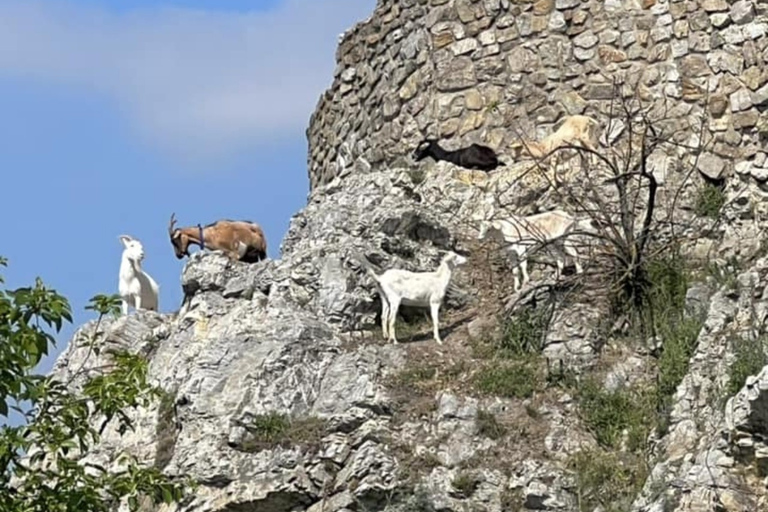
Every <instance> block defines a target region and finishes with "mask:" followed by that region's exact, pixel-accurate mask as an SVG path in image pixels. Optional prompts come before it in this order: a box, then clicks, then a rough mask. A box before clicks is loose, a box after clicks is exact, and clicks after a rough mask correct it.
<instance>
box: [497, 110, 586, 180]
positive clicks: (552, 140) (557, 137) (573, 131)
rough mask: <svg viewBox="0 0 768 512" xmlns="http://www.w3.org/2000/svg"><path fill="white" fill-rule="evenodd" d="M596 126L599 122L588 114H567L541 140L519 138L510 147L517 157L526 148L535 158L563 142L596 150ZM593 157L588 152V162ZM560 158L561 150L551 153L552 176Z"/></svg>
mask: <svg viewBox="0 0 768 512" xmlns="http://www.w3.org/2000/svg"><path fill="white" fill-rule="evenodd" d="M598 126H599V123H598V122H597V121H596V120H595V119H593V118H591V117H589V116H582V115H573V116H568V117H566V118H565V121H563V123H562V124H561V125H560V127H559V128H558V129H557V130H556V131H555V132H554V133H551V134H549V135H548V136H546V137H545V138H544V139H543V140H541V141H535V140H528V139H521V140H518V141H514V142H513V143H512V144H511V148H512V149H513V150H515V151H516V152H517V157H518V158H519V157H520V152H522V149H523V148H525V149H526V150H527V151H525V153H526V154H530V155H531V156H532V157H534V158H537V159H538V158H542V157H544V156H545V155H547V154H549V153H550V152H551V151H553V150H555V149H557V148H559V147H560V146H562V145H564V144H570V145H573V146H581V147H583V148H586V149H589V150H592V151H595V152H597V150H598V149H597V145H598V134H597V129H596V128H597V127H598ZM593 157H594V155H593V154H591V153H590V154H589V160H590V162H592V161H593ZM560 158H561V152H557V153H555V154H554V155H553V157H552V160H551V161H550V172H551V173H552V175H553V177H554V172H555V171H556V169H557V165H558V163H559V161H560Z"/></svg>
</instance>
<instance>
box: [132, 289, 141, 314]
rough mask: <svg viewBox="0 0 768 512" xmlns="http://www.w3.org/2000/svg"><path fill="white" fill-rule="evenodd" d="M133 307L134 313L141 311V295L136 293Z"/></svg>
mask: <svg viewBox="0 0 768 512" xmlns="http://www.w3.org/2000/svg"><path fill="white" fill-rule="evenodd" d="M133 307H134V308H136V311H138V310H140V309H141V293H137V294H136V296H135V297H134V298H133Z"/></svg>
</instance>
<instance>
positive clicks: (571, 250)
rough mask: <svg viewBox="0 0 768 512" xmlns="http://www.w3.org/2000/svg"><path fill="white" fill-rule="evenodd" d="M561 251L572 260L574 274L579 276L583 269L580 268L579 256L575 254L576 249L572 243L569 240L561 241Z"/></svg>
mask: <svg viewBox="0 0 768 512" xmlns="http://www.w3.org/2000/svg"><path fill="white" fill-rule="evenodd" d="M563 250H564V251H565V253H566V254H567V255H569V256H570V257H571V258H573V264H574V265H575V266H576V273H577V274H581V273H582V272H583V271H584V269H583V268H581V264H580V263H579V254H578V253H577V252H576V248H575V247H573V242H572V241H571V240H565V241H563Z"/></svg>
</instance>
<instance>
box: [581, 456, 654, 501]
mask: <svg viewBox="0 0 768 512" xmlns="http://www.w3.org/2000/svg"><path fill="white" fill-rule="evenodd" d="M567 466H568V469H570V470H571V471H573V473H574V476H575V478H576V496H577V499H578V511H579V512H592V511H593V510H595V509H598V508H601V509H602V510H604V511H605V512H624V511H626V510H629V508H630V506H631V504H632V501H633V499H634V498H635V496H636V495H637V493H638V491H639V490H640V488H641V487H642V486H643V483H644V482H645V478H646V476H647V473H648V471H647V468H646V465H645V463H644V461H643V458H642V456H638V455H632V454H626V453H625V454H620V455H617V454H613V453H606V452H603V451H601V450H585V451H581V452H578V453H576V454H574V455H572V456H571V457H569V459H568V462H567Z"/></svg>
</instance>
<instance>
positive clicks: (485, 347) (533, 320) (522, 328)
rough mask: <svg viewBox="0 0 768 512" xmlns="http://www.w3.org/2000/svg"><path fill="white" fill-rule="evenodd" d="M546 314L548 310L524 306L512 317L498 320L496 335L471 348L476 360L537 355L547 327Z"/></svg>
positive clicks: (547, 318)
mask: <svg viewBox="0 0 768 512" xmlns="http://www.w3.org/2000/svg"><path fill="white" fill-rule="evenodd" d="M549 313H550V312H549V310H548V309H544V308H540V309H534V308H531V307H526V308H523V309H521V310H520V311H518V312H517V314H515V315H514V316H509V317H500V318H499V322H498V323H499V325H500V326H501V328H500V329H499V331H498V333H497V334H495V335H494V336H492V337H489V339H487V340H485V341H481V342H477V343H475V344H474V345H473V352H474V355H475V357H480V358H488V359H492V358H503V359H519V358H527V357H528V356H529V355H531V354H540V353H541V351H542V350H543V348H544V336H545V335H546V333H547V328H548V327H549Z"/></svg>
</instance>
